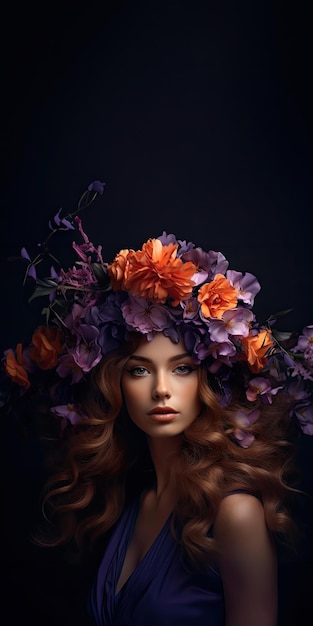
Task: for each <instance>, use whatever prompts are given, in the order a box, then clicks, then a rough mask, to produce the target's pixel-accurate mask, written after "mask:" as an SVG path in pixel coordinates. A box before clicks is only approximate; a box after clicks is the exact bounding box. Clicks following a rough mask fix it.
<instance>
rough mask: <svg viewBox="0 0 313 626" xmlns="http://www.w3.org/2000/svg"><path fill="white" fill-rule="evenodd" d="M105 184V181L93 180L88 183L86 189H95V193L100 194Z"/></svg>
mask: <svg viewBox="0 0 313 626" xmlns="http://www.w3.org/2000/svg"><path fill="white" fill-rule="evenodd" d="M105 185H106V183H102V182H101V181H100V180H94V181H93V182H92V183H90V185H88V191H96V192H97V193H100V194H101V195H102V194H103V192H104V188H105Z"/></svg>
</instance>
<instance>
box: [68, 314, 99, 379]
mask: <svg viewBox="0 0 313 626" xmlns="http://www.w3.org/2000/svg"><path fill="white" fill-rule="evenodd" d="M78 330H79V334H77V335H76V336H77V339H78V340H77V344H76V346H74V347H73V348H70V349H69V350H68V352H69V354H71V355H72V357H73V359H74V361H75V363H76V364H77V365H78V366H79V367H80V368H81V369H82V371H83V372H90V370H92V368H93V367H95V366H96V365H97V363H99V361H100V360H101V358H102V354H101V349H100V346H99V344H98V343H97V339H98V337H99V334H100V331H99V329H98V328H96V327H95V326H89V325H88V324H80V326H79V329H78Z"/></svg>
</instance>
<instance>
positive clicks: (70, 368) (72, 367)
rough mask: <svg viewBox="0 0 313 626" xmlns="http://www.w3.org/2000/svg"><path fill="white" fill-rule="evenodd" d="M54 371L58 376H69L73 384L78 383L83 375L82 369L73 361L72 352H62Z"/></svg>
mask: <svg viewBox="0 0 313 626" xmlns="http://www.w3.org/2000/svg"><path fill="white" fill-rule="evenodd" d="M56 371H57V374H58V375H59V376H60V378H67V377H68V376H70V377H71V379H72V380H71V382H72V384H73V385H75V384H76V383H79V382H80V381H81V380H82V378H83V377H84V374H83V371H82V369H81V368H80V367H79V366H78V365H77V363H76V362H75V361H74V359H73V356H72V354H63V355H62V356H60V357H59V361H58V365H57V368H56Z"/></svg>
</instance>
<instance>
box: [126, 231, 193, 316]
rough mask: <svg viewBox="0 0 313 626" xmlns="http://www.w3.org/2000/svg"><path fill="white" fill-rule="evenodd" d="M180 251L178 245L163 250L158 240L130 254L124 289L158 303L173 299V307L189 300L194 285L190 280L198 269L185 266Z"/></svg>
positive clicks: (150, 240)
mask: <svg viewBox="0 0 313 626" xmlns="http://www.w3.org/2000/svg"><path fill="white" fill-rule="evenodd" d="M177 248H178V245H177V244H175V243H170V244H168V245H167V246H163V245H162V243H161V241H160V240H159V239H149V240H148V241H147V242H146V243H144V244H143V246H142V249H141V250H138V251H137V252H134V251H133V250H132V251H130V252H129V254H128V256H127V261H128V267H127V277H126V278H125V280H124V289H126V290H127V291H129V292H130V293H131V294H133V295H136V296H140V297H141V298H150V299H151V300H157V301H159V302H165V301H166V299H167V298H171V299H172V300H173V302H172V304H173V305H174V306H176V305H177V304H178V303H179V302H180V301H181V300H187V299H188V298H189V297H190V296H191V293H192V288H193V286H194V284H195V283H194V281H193V280H191V276H193V275H194V274H195V272H196V269H197V268H196V266H195V265H194V263H192V262H191V261H188V262H187V263H183V262H182V260H181V259H180V258H177V256H176V255H177Z"/></svg>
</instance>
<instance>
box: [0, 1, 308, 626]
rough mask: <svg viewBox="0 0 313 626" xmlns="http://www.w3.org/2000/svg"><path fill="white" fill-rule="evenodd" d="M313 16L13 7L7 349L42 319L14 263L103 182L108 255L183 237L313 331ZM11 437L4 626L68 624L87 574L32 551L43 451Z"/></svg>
mask: <svg viewBox="0 0 313 626" xmlns="http://www.w3.org/2000/svg"><path fill="white" fill-rule="evenodd" d="M309 4H310V3H308V2H305V1H304V0H300V1H299V2H297V3H292V2H283V1H281V2H279V1H272V2H271V1H265V2H251V1H249V0H246V1H243V0H241V1H239V2H231V1H230V0H228V1H227V0H225V1H224V2H223V1H222V2H209V1H208V2H204V1H203V2H199V1H197V0H196V1H194V2H190V1H187V0H172V1H168V2H165V1H164V0H158V1H153V0H145V1H144V0H142V1H139V0H135V1H133V2H127V1H124V2H122V1H120V2H118V1H116V2H113V1H112V2H102V3H97V2H93V1H92V0H91V1H90V2H88V3H86V2H79V0H77V2H75V3H74V2H66V0H64V2H63V3H58V2H54V3H43V4H42V6H38V5H37V3H34V2H33V3H32V2H30V3H22V2H17V3H15V4H13V3H11V4H10V5H7V6H3V8H2V9H1V11H2V38H1V39H2V41H1V46H2V54H1V63H2V68H1V73H2V87H3V91H2V113H1V130H2V145H1V181H0V182H1V229H0V252H1V267H0V271H1V285H2V296H1V304H2V307H1V311H2V334H1V348H2V349H3V348H7V347H9V346H11V345H12V344H13V343H14V342H15V341H16V340H17V339H19V338H20V337H21V336H23V334H27V332H28V330H29V328H31V325H32V318H33V314H34V313H33V310H32V309H29V308H28V307H27V306H26V304H25V297H24V296H23V294H22V289H21V281H22V276H23V272H22V269H21V268H20V266H19V265H18V264H17V265H16V264H15V263H8V261H7V258H8V257H9V256H14V255H18V254H19V251H20V248H21V246H22V245H26V247H27V246H29V247H31V245H34V244H35V243H36V242H38V241H41V240H42V239H43V237H44V236H45V235H46V234H47V223H48V220H49V219H50V218H51V217H52V216H53V215H54V214H55V213H56V212H57V210H58V209H59V208H60V207H63V209H64V211H65V212H67V211H70V210H72V209H73V208H74V207H75V202H76V200H77V199H78V197H79V196H80V194H81V193H82V192H83V191H84V189H85V188H86V186H87V185H88V183H89V182H91V181H92V180H94V179H100V180H103V181H105V182H106V184H107V186H106V190H105V193H104V196H103V197H102V198H101V199H99V200H97V203H96V205H95V206H93V207H92V208H90V209H89V210H87V211H86V213H85V214H84V216H83V217H84V223H85V226H86V228H87V229H88V232H89V234H90V238H91V239H92V240H93V241H94V242H95V243H102V245H103V249H104V256H105V258H107V259H108V260H109V259H111V258H112V257H113V255H114V254H115V253H116V251H117V250H119V249H120V248H123V247H139V246H141V244H142V242H143V241H144V240H145V239H147V238H148V237H149V236H158V235H159V234H161V232H162V231H163V230H166V231H167V232H174V233H175V234H176V235H177V236H178V237H179V238H182V239H185V238H186V239H188V240H191V241H194V242H195V243H196V244H197V245H200V246H203V247H204V248H205V249H209V248H211V249H215V250H221V251H222V252H223V253H224V254H225V255H226V257H227V258H228V259H229V261H230V266H231V268H233V269H237V270H239V271H250V272H252V273H254V274H256V275H257V277H258V279H259V280H260V282H261V285H262V291H261V293H260V294H259V295H258V297H257V301H256V309H257V311H258V313H259V314H260V315H264V316H265V315H268V314H269V313H271V312H275V311H277V310H280V309H285V308H290V307H291V308H293V311H292V312H291V313H290V315H289V316H288V318H287V319H286V320H285V321H283V322H282V325H281V326H282V328H290V329H299V328H301V327H302V326H304V325H305V324H307V323H312V322H313V311H312V269H313V262H312V256H311V250H312V225H313V224H312V222H313V220H312V175H311V171H312V162H313V153H312V146H313V143H312V135H313V126H312V93H311V91H310V87H311V80H312V71H311V67H312V38H311V30H312V21H311V18H310V13H309ZM3 430H4V433H5V436H4V437H3V444H4V445H3V454H2V459H3V470H2V472H3V475H4V476H5V480H4V483H5V484H4V487H3V510H4V515H3V518H4V520H5V533H6V537H5V546H6V550H5V561H4V564H5V571H6V573H7V574H6V580H7V585H6V587H5V588H6V592H5V607H7V610H8V611H9V612H10V613H11V617H10V619H9V620H8V621H9V622H10V623H11V622H12V623H13V621H14V620H13V616H14V615H18V614H19V611H20V608H21V607H23V611H24V618H23V623H24V624H28V623H29V624H37V623H38V624H41V623H45V624H54V623H58V624H61V625H62V624H63V623H64V624H65V623H66V621H68V620H69V619H71V620H72V621H73V623H74V615H75V619H76V621H77V620H79V617H78V614H79V610H78V608H76V610H75V609H73V604H75V606H76V607H80V602H79V598H81V597H83V593H82V594H79V593H78V595H77V598H76V601H75V603H73V598H74V596H75V593H76V585H78V584H79V583H78V579H77V580H76V578H75V576H74V575H73V572H72V570H71V569H70V570H69V571H68V570H67V568H66V567H65V566H64V567H63V568H62V567H60V565H59V561H58V559H57V558H54V557H52V556H51V555H49V556H48V555H46V554H45V555H44V556H43V555H42V554H41V553H38V552H37V551H36V550H34V549H33V548H32V547H31V546H30V545H29V543H28V541H27V539H26V537H27V532H28V528H29V526H30V524H31V520H32V516H33V509H34V508H36V501H37V496H38V489H39V485H40V483H41V468H42V461H41V458H40V453H39V452H38V449H37V447H36V445H35V444H34V443H33V442H32V441H30V442H28V443H27V445H26V446H25V442H19V441H17V440H16V439H15V437H14V436H12V432H11V425H9V424H5V425H4V429H3ZM312 450H313V448H312V442H311V441H309V439H308V438H307V437H304V438H303V442H301V446H300V452H299V464H300V466H301V468H302V469H303V470H304V478H303V485H304V487H305V488H308V489H309V491H311V490H312V461H311V456H312ZM304 551H305V550H304ZM312 564H313V559H312V556H311V552H310V548H309V551H308V552H307V553H306V554H303V555H302V556H301V557H300V558H299V560H298V561H297V562H296V563H292V564H289V565H288V564H286V566H285V567H284V570H283V572H282V580H283V584H284V592H283V597H284V603H283V607H282V613H281V617H280V620H281V626H285V625H287V624H294V623H295V620H296V619H298V618H299V615H300V614H301V620H302V621H301V624H303V625H304V624H309V623H311V622H310V620H309V618H307V621H305V619H306V618H304V615H305V613H306V612H308V611H309V609H310V608H311V610H312V602H311V600H310V598H309V597H308V595H309V588H310V583H312V574H311V567H312ZM79 580H80V579H79ZM47 581H48V583H49V584H47ZM50 602H51V603H52V606H51V607H50V609H46V608H45V607H46V605H47V604H48V603H50ZM71 611H73V617H71ZM299 612H300V613H299ZM302 616H303V617H302ZM84 623H85V622H84V621H83V622H82V624H84ZM297 623H298V622H297ZM299 624H300V622H299Z"/></svg>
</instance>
